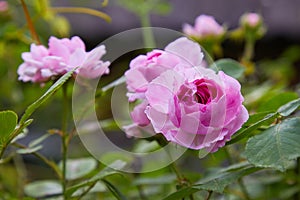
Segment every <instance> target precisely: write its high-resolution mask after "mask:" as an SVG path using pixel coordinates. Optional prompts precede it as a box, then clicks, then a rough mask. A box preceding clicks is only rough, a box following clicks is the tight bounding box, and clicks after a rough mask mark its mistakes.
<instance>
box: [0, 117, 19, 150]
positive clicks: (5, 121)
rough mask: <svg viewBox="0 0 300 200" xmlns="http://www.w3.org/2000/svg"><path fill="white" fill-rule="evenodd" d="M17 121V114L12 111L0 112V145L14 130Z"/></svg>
mask: <svg viewBox="0 0 300 200" xmlns="http://www.w3.org/2000/svg"><path fill="white" fill-rule="evenodd" d="M17 122H18V116H17V114H16V113H15V112H13V111H1V112H0V144H1V146H2V145H3V144H5V143H7V141H8V140H9V138H10V136H11V134H12V133H13V131H14V130H15V128H16V126H17Z"/></svg>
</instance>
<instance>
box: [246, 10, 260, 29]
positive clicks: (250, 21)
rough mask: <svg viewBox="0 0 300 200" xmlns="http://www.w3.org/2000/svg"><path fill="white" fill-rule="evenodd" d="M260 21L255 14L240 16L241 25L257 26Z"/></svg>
mask: <svg viewBox="0 0 300 200" xmlns="http://www.w3.org/2000/svg"><path fill="white" fill-rule="evenodd" d="M261 20H262V19H261V16H260V15H259V14H257V13H246V14H244V15H243V16H242V23H244V24H246V25H248V26H250V27H256V26H258V25H259V23H260V22H261Z"/></svg>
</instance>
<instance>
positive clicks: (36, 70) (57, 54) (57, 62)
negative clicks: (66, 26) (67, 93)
mask: <svg viewBox="0 0 300 200" xmlns="http://www.w3.org/2000/svg"><path fill="white" fill-rule="evenodd" d="M105 53H106V51H105V46H103V45H101V46H98V47H97V48H95V49H93V50H92V51H90V52H86V51H85V44H84V43H83V41H82V40H81V39H80V38H79V37H77V36H75V37H72V38H71V39H67V38H63V39H57V38H55V37H50V39H49V48H48V49H47V48H46V47H45V46H43V45H35V44H32V45H31V48H30V52H24V53H22V58H23V60H24V63H22V64H21V65H20V66H19V69H18V75H19V80H21V81H24V82H28V81H31V82H38V83H43V82H46V81H48V80H50V79H51V78H53V77H56V76H61V75H63V74H65V73H66V72H68V71H70V70H72V69H74V68H76V67H79V68H78V69H77V70H76V71H75V74H77V75H79V76H81V77H83V78H97V77H99V76H101V75H103V74H107V73H109V69H108V66H109V65H110V62H108V61H106V62H103V61H102V60H100V59H101V57H102V56H103V55H104V54H105Z"/></svg>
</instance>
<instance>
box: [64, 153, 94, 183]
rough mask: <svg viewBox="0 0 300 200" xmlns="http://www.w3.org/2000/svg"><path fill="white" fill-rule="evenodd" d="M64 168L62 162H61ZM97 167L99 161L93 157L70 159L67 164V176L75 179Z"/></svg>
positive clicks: (69, 178)
mask: <svg viewBox="0 0 300 200" xmlns="http://www.w3.org/2000/svg"><path fill="white" fill-rule="evenodd" d="M59 166H60V168H62V163H60V164H59ZM96 167H97V162H96V160H95V159H93V158H77V159H68V160H67V164H66V172H67V173H66V178H67V179H68V180H75V179H78V178H81V177H83V176H85V175H87V174H88V173H89V172H91V171H92V170H94V169H95V168H96Z"/></svg>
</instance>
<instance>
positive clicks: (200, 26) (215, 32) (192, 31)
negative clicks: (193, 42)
mask: <svg viewBox="0 0 300 200" xmlns="http://www.w3.org/2000/svg"><path fill="white" fill-rule="evenodd" d="M183 32H184V33H185V34H186V35H188V36H192V37H196V38H204V37H207V36H221V35H223V34H224V33H225V29H224V28H223V27H222V26H221V25H219V24H218V23H217V22H216V20H215V19H214V17H212V16H209V15H200V16H198V17H197V18H196V20H195V25H194V26H191V25H190V24H184V25H183Z"/></svg>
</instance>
